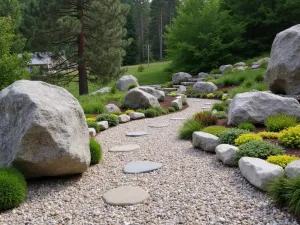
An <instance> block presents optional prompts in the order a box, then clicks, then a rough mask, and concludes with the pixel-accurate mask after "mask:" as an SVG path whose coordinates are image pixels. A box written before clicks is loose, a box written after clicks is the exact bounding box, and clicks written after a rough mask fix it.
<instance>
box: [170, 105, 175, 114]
mask: <svg viewBox="0 0 300 225" xmlns="http://www.w3.org/2000/svg"><path fill="white" fill-rule="evenodd" d="M168 111H169V112H170V113H171V112H175V111H176V110H175V109H174V107H172V106H170V107H169V108H168Z"/></svg>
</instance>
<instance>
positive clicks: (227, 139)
mask: <svg viewBox="0 0 300 225" xmlns="http://www.w3.org/2000/svg"><path fill="white" fill-rule="evenodd" d="M249 133H250V132H249V131H246V130H241V129H236V128H231V129H227V130H225V131H224V132H222V133H220V135H219V137H220V141H221V143H222V144H229V145H234V144H235V143H234V141H235V139H237V138H238V137H239V136H241V135H242V134H249Z"/></svg>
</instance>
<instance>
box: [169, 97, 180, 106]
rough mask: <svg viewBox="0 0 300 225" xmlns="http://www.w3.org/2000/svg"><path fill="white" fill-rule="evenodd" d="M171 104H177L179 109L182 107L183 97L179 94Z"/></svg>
mask: <svg viewBox="0 0 300 225" xmlns="http://www.w3.org/2000/svg"><path fill="white" fill-rule="evenodd" d="M171 106H177V107H178V108H179V109H182V98H181V97H180V96H178V97H177V98H176V99H175V100H174V101H172V103H171Z"/></svg>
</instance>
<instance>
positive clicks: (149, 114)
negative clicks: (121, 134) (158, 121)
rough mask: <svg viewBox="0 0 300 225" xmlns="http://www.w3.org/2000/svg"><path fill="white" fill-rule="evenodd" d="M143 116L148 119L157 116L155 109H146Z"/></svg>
mask: <svg viewBox="0 0 300 225" xmlns="http://www.w3.org/2000/svg"><path fill="white" fill-rule="evenodd" d="M145 116H146V117H149V118H153V117H156V116H157V112H156V110H155V109H151V108H150V109H146V110H145Z"/></svg>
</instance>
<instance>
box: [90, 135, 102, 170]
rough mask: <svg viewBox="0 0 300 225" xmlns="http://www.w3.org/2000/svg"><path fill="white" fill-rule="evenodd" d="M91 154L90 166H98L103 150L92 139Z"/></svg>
mask: <svg viewBox="0 0 300 225" xmlns="http://www.w3.org/2000/svg"><path fill="white" fill-rule="evenodd" d="M90 152H91V163H90V165H95V164H98V163H99V162H100V160H101V158H102V148H101V145H100V144H99V143H98V142H97V141H96V140H94V139H93V138H90Z"/></svg>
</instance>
